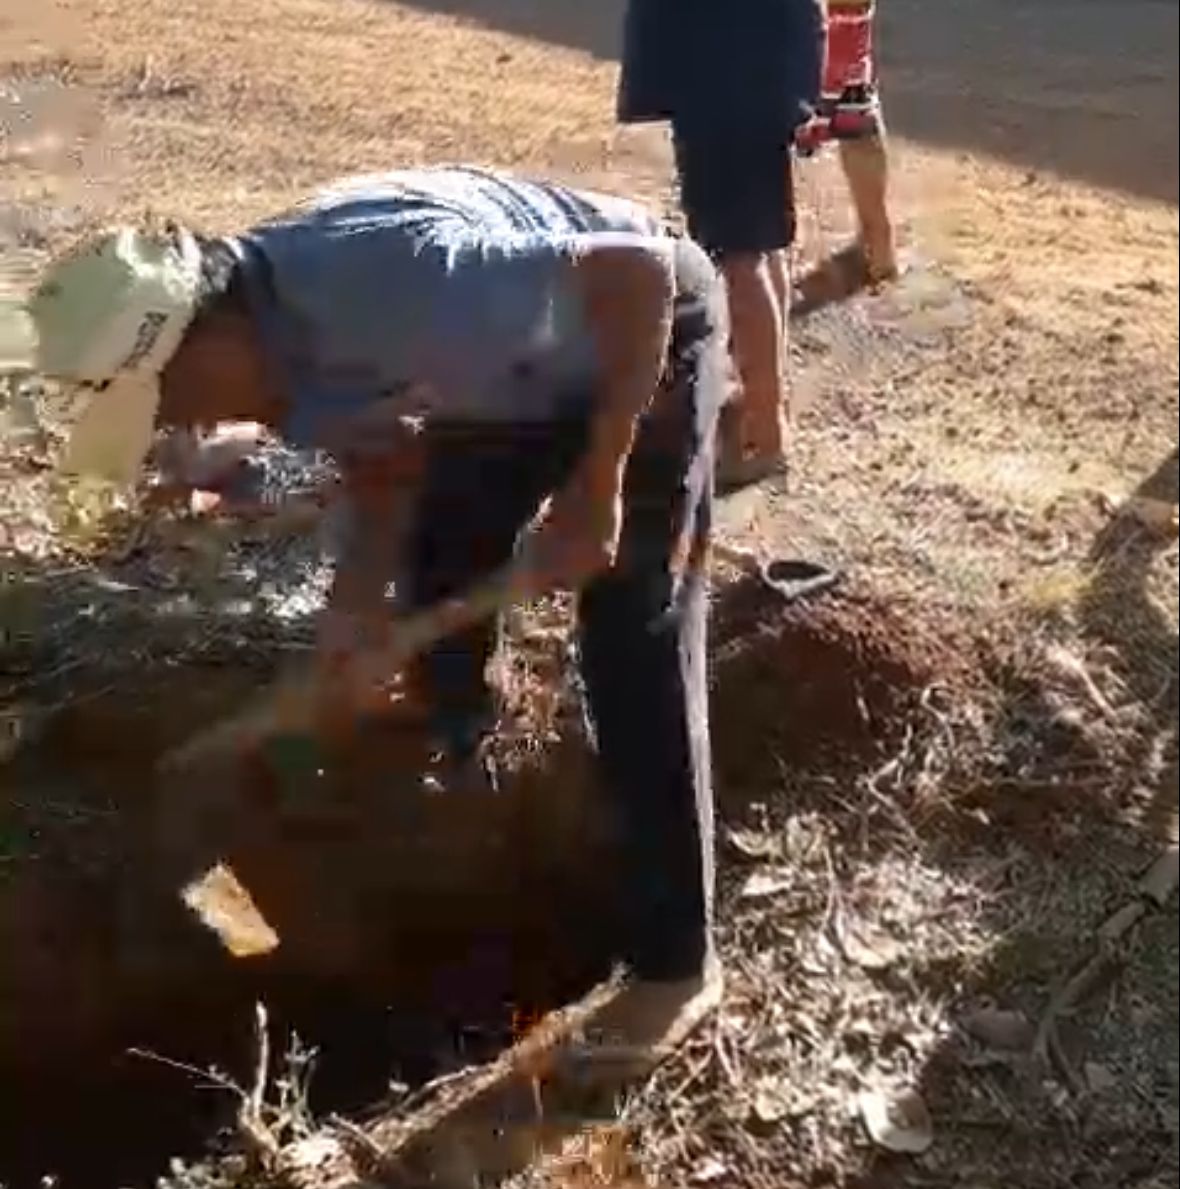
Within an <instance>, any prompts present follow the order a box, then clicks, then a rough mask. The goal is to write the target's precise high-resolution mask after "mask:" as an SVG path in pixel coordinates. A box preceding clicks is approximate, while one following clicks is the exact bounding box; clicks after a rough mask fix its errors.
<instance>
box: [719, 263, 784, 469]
mask: <svg viewBox="0 0 1180 1189" xmlns="http://www.w3.org/2000/svg"><path fill="white" fill-rule="evenodd" d="M720 268H721V273H722V275H723V276H724V278H725V285H726V290H727V292H728V296H729V309H730V323H731V335H732V340H733V355H734V361H735V363H736V365H737V370H738V375H739V377H740V380H741V386H742V392H741V402H740V410H741V416H740V425H741V429H740V437H739V441H740V445H741V448H742V449H743V452H744V453H745V454H746V455H748V456H754V457H756V458H759V459H761V458H767V459H776V460H777V459H780V458H782V457H783V456H784V454H785V452H786V444H787V426H786V416H785V410H784V406H783V382H784V378H785V375H786V367H785V336H784V334H783V327H784V323H785V311H784V305H785V300H784V299H785V296H786V280H785V273H784V270H785V257H784V254H783V253H782V252H760V253H752V252H751V253H745V252H743V253H732V254H727V255H726V256H724V257H723V258H722V259H721V261H720Z"/></svg>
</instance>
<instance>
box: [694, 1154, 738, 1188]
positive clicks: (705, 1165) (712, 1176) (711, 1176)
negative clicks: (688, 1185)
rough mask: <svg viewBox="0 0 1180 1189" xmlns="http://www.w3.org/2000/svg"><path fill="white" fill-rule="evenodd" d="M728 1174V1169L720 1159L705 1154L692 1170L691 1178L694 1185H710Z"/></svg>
mask: <svg viewBox="0 0 1180 1189" xmlns="http://www.w3.org/2000/svg"><path fill="white" fill-rule="evenodd" d="M728 1175H729V1169H728V1168H727V1167H726V1166H725V1164H724V1163H723V1162H722V1161H720V1160H718V1159H717V1157H716V1156H706V1157H705V1158H704V1159H703V1160H701V1161H700V1162H699V1163H698V1164H697V1166H696V1168H694V1169H693V1170H692V1174H691V1179H692V1183H693V1184H694V1185H712V1184H713V1183H714V1182H715V1181H720V1180H721V1178H722V1177H725V1176H728Z"/></svg>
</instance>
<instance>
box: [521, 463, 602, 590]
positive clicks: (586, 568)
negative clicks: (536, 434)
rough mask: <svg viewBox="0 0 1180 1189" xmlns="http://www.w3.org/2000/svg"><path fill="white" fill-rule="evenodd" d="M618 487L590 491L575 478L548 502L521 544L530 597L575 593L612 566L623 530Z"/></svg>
mask: <svg viewBox="0 0 1180 1189" xmlns="http://www.w3.org/2000/svg"><path fill="white" fill-rule="evenodd" d="M620 487H621V485H615V486H613V487H607V488H600V489H598V490H595V489H594V487H593V485H592V484H590V483H588V482H587V481H586V479H585V477H584V476H583V475H582V474H581V473H579V474H576V475H575V476H574V478H573V480H572V481H571V482H570V483H568V484H567V485H566V486H565V487H564V488H562V489H561V491H559V492H558V493H557V494H556V495H555V496H554V497H553V499H552V500H551V501H550V503H549V508H548V510H547V511H546V513H545V515H544V516H543V517H542V519H541V520H540V521H539V522H538V524H537V525H536V526H535V527H534V528H533V529H532V530H531V532H530V533H529V535H528V537H527V538H526V540H525V565H526V566H527V567H528V575H529V578H528V581H529V587H530V589H531V590H532V591H533V592H534V594H544V593H547V592H548V591H551V590H558V589H564V590H576V589H577V588H579V587H581V586H583V585H584V584H585V583H587V582H589V581H590V580H591V579H593V578H596V577H597V576H598V575H599V574H601V573H603V572H604V571H606V570H609V569H610V568H611V566H613V565H614V563H615V558H616V556H617V554H618V549H619V537H620V535H621V533H622V528H623V497H622V491H621V489H620Z"/></svg>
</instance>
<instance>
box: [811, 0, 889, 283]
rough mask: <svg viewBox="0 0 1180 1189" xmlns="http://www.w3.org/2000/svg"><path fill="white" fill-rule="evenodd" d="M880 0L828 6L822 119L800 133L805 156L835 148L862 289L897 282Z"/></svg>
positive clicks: (830, 1) (834, 1)
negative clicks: (877, 38) (881, 81)
mask: <svg viewBox="0 0 1180 1189" xmlns="http://www.w3.org/2000/svg"><path fill="white" fill-rule="evenodd" d="M875 19H876V0H827V22H828V54H827V62H826V64H825V67H824V75H823V89H822V92H821V94H820V101H819V105H818V108H817V110H816V113H815V115H814V116H813V117H812V119H810V120H809V121H808V122H807V123H806V124H805V125H804V126H803V127H802V128H801V129H800V130H799V135H798V140H797V143H798V147H799V150H800V152H803V153H812V152H814V151H815V150H816V149H817V148H819V147H820V145H822V144H824V143H826V142H828V141H835V142H836V144H837V145H839V149H840V164H841V167H842V169H843V171H844V177H845V179H846V181H847V185H848V191H849V194H850V195H851V197H852V205H853V207H854V208H855V211H856V221H857V230H858V238H857V244H856V247H855V251H854V255H855V257H856V265H857V267H858V269H859V272H860V275H859V276H858V277H857V278H856V280H857V282H858V283H860V284H868V285H869V286H871V287H875V286H878V285H882V284H885V283H886V282H888V281H892V280H894V279H895V278H896V277H897V251H896V247H895V243H894V234H893V222H892V220H891V219H890V217H889V203H888V184H889V157H888V153H887V152H886V147H885V120H884V116H883V114H882V110H881V96H880V91H879V88H878V83H877V63H876V55H875V53H874V45H873V26H874V22H875Z"/></svg>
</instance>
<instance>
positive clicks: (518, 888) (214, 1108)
mask: <svg viewBox="0 0 1180 1189" xmlns="http://www.w3.org/2000/svg"><path fill="white" fill-rule="evenodd" d="M179 688H180V689H183V682H181V683H180V686H179ZM183 700H184V699H183V697H181V696H180V695H179V693H178V689H177V687H176V686H175V685H174V686H173V687H172V688H171V690H170V692H169V696H168V697H164V696H163V691H157V696H155V697H144V696H143V692H142V691H141V695H140V696H139V697H138V698H137V699H136V702H137V706H128V705H125V704H121V703H120V702H118V701H106V702H101V701H100V702H98V703H95V704H91V705H90V706H89V707H88V708H87V709H85V710H84V711H80V712H78V713H76V714H74V715H73V716H72V717H71V718H69V719H66V720H62V721H61V722H60V723H58V724H57V725H56V726H55V727H54V729H53V730H51V731H50V732H49V734H48V735H47V736H45V737H44V738H43V739H42V741H41V743H40V745H39V746H38V748H37V749H36V751H35V752H30V753H28V754H25V755H21V756H18V757H17V758H16V760H15V761H14V762H13V763H12V764H10V765H9V766H8V768H7V769H6V770H5V772H4V774H3V781H4V787H3V795H4V797H5V802H4V805H5V808H6V809H11V808H12V806H13V805H15V804H19V805H21V806H23V807H24V810H25V812H24V817H23V819H21V823H20V824H21V825H22V827H23V828H24V829H25V833H26V837H28V838H29V840H30V841H29V847H28V849H27V851H26V853H24V854H22V855H18V856H16V857H15V858H14V859H13V860H12V861H9V862H6V863H5V865H4V868H3V872H4V874H3V879H2V881H0V941H2V942H3V953H4V955H5V958H4V963H3V965H2V966H0V1096H2V1101H0V1184H4V1185H6V1186H8V1187H9V1189H15V1187H16V1186H20V1185H25V1184H37V1182H38V1179H39V1178H40V1177H41V1176H43V1175H47V1174H54V1175H57V1176H58V1177H60V1178H61V1184H63V1185H64V1186H82V1187H85V1186H94V1187H96V1189H97V1187H99V1186H102V1187H104V1189H110V1187H111V1186H115V1185H119V1186H123V1185H127V1186H130V1185H146V1184H150V1183H152V1181H153V1179H154V1177H155V1176H156V1175H158V1174H159V1173H160V1172H161V1171H163V1170H164V1168H166V1166H167V1162H168V1160H169V1158H171V1157H173V1156H191V1155H195V1154H197V1153H198V1152H200V1151H201V1150H202V1149H203V1148H204V1146H205V1145H206V1144H207V1143H208V1141H209V1140H210V1138H211V1137H213V1136H214V1135H215V1134H216V1132H217V1130H218V1128H219V1127H221V1126H223V1125H224V1124H225V1123H226V1122H227V1121H228V1120H229V1118H230V1117H231V1115H232V1110H233V1107H234V1100H233V1097H232V1095H230V1094H227V1093H225V1092H222V1091H217V1090H213V1089H210V1088H209V1086H208V1082H207V1080H206V1079H203V1078H201V1077H200V1076H199V1075H198V1074H197V1073H196V1072H195V1071H196V1070H204V1069H207V1068H208V1067H209V1066H210V1065H216V1066H218V1067H219V1068H220V1069H223V1070H225V1071H226V1072H227V1073H228V1074H229V1075H230V1076H231V1077H232V1078H234V1079H235V1080H238V1081H240V1082H243V1083H245V1082H247V1081H248V1080H249V1073H248V1071H249V1070H250V1069H251V1067H252V1062H253V1055H254V1041H253V1035H252V1031H253V1019H254V1009H253V1005H254V1003H255V1002H256V1001H258V1000H261V1001H263V1002H265V1003H266V1004H267V1006H268V1008H269V1012H270V1016H271V1025H272V1035H273V1047H274V1048H275V1049H276V1050H279V1051H282V1049H283V1048H284V1040H285V1038H286V1037H288V1036H289V1035H290V1033H291V1032H292V1031H294V1032H296V1033H298V1035H299V1036H300V1038H301V1039H302V1040H303V1041H304V1042H305V1044H308V1045H311V1046H314V1047H316V1048H318V1050H319V1058H318V1061H317V1073H316V1076H315V1079H314V1081H313V1105H314V1106H315V1107H317V1108H318V1109H320V1110H327V1109H333V1110H347V1109H355V1108H358V1107H360V1106H362V1105H365V1104H367V1103H371V1102H373V1101H375V1100H377V1099H379V1098H381V1097H382V1096H383V1094H384V1093H385V1092H386V1090H387V1087H388V1084H389V1082H390V1080H391V1079H395V1080H398V1081H402V1082H407V1083H410V1084H414V1083H416V1082H418V1081H420V1080H422V1079H424V1078H427V1077H429V1076H432V1075H434V1074H437V1073H439V1072H442V1071H444V1070H445V1069H447V1068H448V1067H452V1066H454V1065H456V1064H466V1063H468V1062H470V1061H472V1060H478V1059H481V1058H483V1057H486V1056H489V1055H491V1054H492V1053H494V1052H495V1051H496V1050H497V1049H498V1048H500V1047H501V1046H502V1045H503V1044H505V1043H507V1041H508V1040H509V1039H510V1037H511V1033H512V1028H513V1020H514V1019H517V1020H519V1019H521V1018H527V1017H528V1016H529V1015H531V1014H532V1013H534V1012H536V1011H538V1010H543V1009H545V1008H547V1007H550V1006H555V1005H557V1004H559V1003H561V1002H565V1001H567V1000H568V999H570V998H572V997H574V996H576V995H577V994H580V993H581V992H582V991H583V990H585V989H586V988H587V987H588V986H589V985H591V984H592V982H593V981H594V980H595V979H596V978H597V977H600V976H601V975H602V974H603V973H604V972H605V969H606V960H605V952H606V946H605V936H606V932H607V918H608V914H607V912H606V899H605V898H606V892H605V889H604V887H603V877H602V872H603V870H604V869H605V868H606V867H608V866H609V864H608V863H604V857H605V856H606V855H607V853H608V847H607V844H606V841H605V834H604V833H603V831H602V830H601V828H600V826H601V823H599V822H597V820H596V817H595V810H596V802H595V800H594V799H593V797H592V796H591V795H589V794H588V792H587V790H588V788H589V787H590V782H588V781H587V780H586V779H585V773H584V771H582V772H579V771H578V769H577V764H576V762H575V761H574V760H573V759H569V760H568V763H567V762H564V761H563V762H562V763H561V764H560V765H559V766H560V768H561V772H562V776H561V778H560V779H558V778H556V777H555V776H554V775H553V772H554V769H553V768H552V767H551V768H550V769H549V771H548V774H546V773H545V772H543V771H540V770H532V769H530V770H527V771H523V772H522V773H520V774H519V775H518V776H517V777H516V778H514V779H513V780H512V781H510V783H509V784H508V787H507V788H506V790H505V791H504V792H503V793H502V794H501V795H500V796H499V797H496V798H486V799H479V800H477V801H466V802H464V803H463V804H461V805H459V804H456V803H455V802H454V801H453V800H448V799H446V798H439V797H431V796H428V795H426V794H424V793H423V792H422V791H421V789H420V788H419V786H418V784H417V781H416V780H415V779H414V775H415V771H416V765H419V762H420V759H421V741H420V740H418V739H416V738H415V737H414V736H413V733H412V732H406V731H399V730H397V729H382V730H378V731H375V732H373V733H371V734H370V735H368V736H366V737H365V738H364V739H361V740H359V741H357V742H356V743H355V744H354V746H353V747H351V748H349V749H348V750H347V751H346V752H343V753H341V754H338V755H336V756H334V757H332V758H330V759H329V761H328V763H327V766H326V767H325V768H324V769H323V770H322V772H320V773H319V774H317V773H316V772H302V773H294V774H292V773H287V774H286V775H285V776H276V775H275V773H274V771H273V769H271V768H269V767H267V766H266V765H259V764H258V763H249V764H246V763H243V762H242V761H241V760H240V759H239V758H237V757H232V756H226V757H214V758H213V759H211V760H210V761H209V762H207V763H203V764H202V765H201V767H200V769H199V770H194V771H191V772H189V773H186V774H185V775H184V777H183V778H181V779H178V780H177V781H175V782H172V783H171V784H169V785H167V786H162V785H160V784H158V783H157V782H156V781H155V780H154V779H153V778H152V776H151V761H152V760H153V758H154V756H155V755H156V754H157V753H158V752H159V751H160V750H161V748H162V747H164V746H165V745H166V744H167V743H168V742H169V741H171V740H172V739H173V738H174V736H175V734H176V731H175V729H174V725H175V724H169V723H164V724H163V725H161V721H160V720H161V714H160V711H159V707H160V706H168V707H170V716H171V717H172V718H175V717H176V712H177V708H178V706H179V705H180V704H181V703H182V702H183ZM219 700H220V699H219ZM145 706H146V707H147V710H145V709H144V708H145ZM567 759H568V757H567ZM50 806H53V807H54V809H53V811H52V812H50V809H49V807H50ZM10 827H11V823H10V824H9V828H10ZM596 840H597V841H596ZM213 861H224V862H228V863H229V864H230V865H231V866H232V868H233V870H234V871H235V872H236V873H237V875H238V877H239V879H240V880H241V881H242V883H243V884H244V885H245V886H246V887H247V888H248V889H249V891H250V893H251V895H252V896H253V898H254V899H255V901H256V903H257V904H258V907H259V908H260V910H261V911H262V912H263V915H264V916H265V917H266V919H267V921H268V922H269V923H270V924H271V925H272V926H273V927H274V928H275V929H276V930H277V932H278V934H279V936H280V938H281V944H280V946H279V948H278V950H276V951H275V952H274V953H273V954H272V955H269V956H267V957H265V958H261V959H250V960H245V961H240V960H235V959H233V958H231V957H229V956H228V954H227V953H226V952H225V951H224V950H223V949H222V948H221V946H220V944H219V943H218V942H217V941H216V939H215V938H214V937H213V936H212V935H211V934H209V933H208V932H207V931H206V930H204V929H203V928H202V926H201V925H200V924H199V923H198V922H197V921H196V919H195V918H194V917H193V916H192V915H191V914H190V913H189V912H188V911H187V910H186V909H185V908H184V906H183V905H182V904H181V902H180V899H179V896H178V889H179V888H180V886H181V885H182V884H183V882H184V881H185V880H186V879H188V878H190V877H191V875H192V874H194V873H195V872H198V871H199V870H201V869H202V868H204V867H206V866H207V865H208V864H210V863H211V862H213ZM145 1054H154V1055H155V1056H154V1057H153V1056H147V1055H145ZM178 1066H192V1067H193V1071H186V1070H184V1069H181V1068H178Z"/></svg>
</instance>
